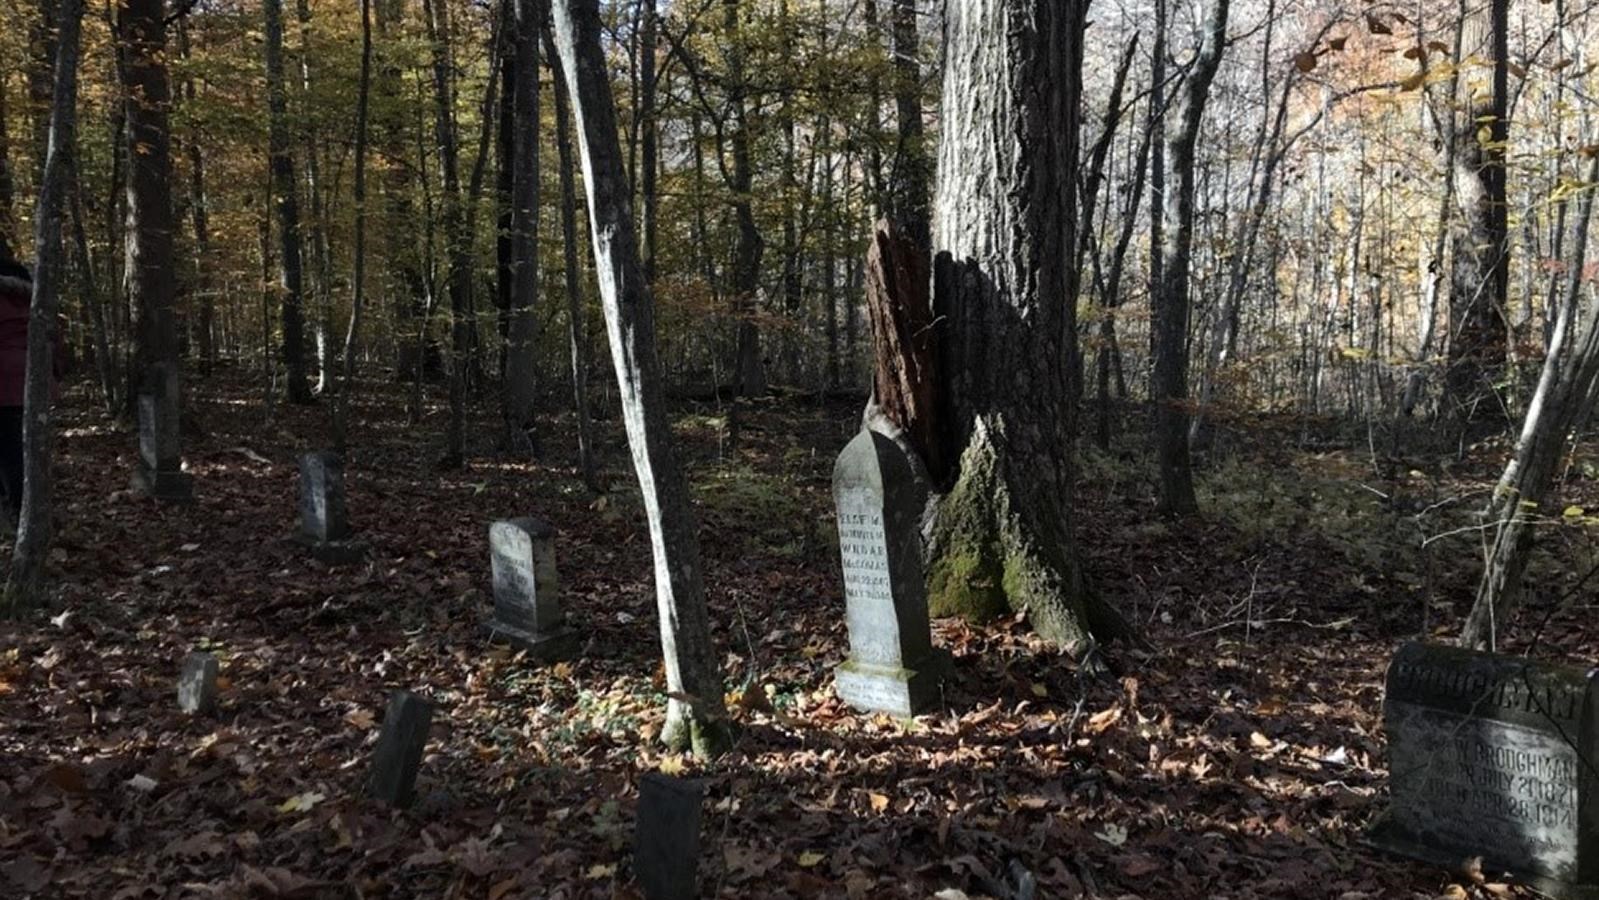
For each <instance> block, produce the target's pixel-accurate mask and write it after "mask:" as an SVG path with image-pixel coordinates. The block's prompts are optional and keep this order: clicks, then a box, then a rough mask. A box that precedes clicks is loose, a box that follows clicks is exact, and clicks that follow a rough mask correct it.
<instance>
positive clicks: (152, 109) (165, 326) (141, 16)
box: [117, 0, 178, 404]
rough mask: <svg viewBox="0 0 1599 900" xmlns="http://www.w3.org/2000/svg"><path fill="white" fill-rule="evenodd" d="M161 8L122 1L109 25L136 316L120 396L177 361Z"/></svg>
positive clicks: (156, 0)
mask: <svg viewBox="0 0 1599 900" xmlns="http://www.w3.org/2000/svg"><path fill="white" fill-rule="evenodd" d="M165 9H166V4H165V3H164V2H163V0H127V2H125V3H124V4H123V5H122V6H121V8H120V12H119V16H118V20H117V26H118V32H119V36H120V41H121V44H122V46H123V48H124V49H125V51H126V53H127V64H126V65H125V66H124V68H123V72H124V79H125V82H126V84H125V88H126V95H125V98H124V100H125V105H126V108H127V145H128V151H127V154H128V156H127V158H128V184H127V210H128V215H127V228H126V232H125V233H126V235H127V237H126V240H127V259H128V261H127V273H128V305H129V307H130V308H131V309H132V310H133V314H134V316H135V317H136V319H135V324H134V333H133V341H134V350H133V356H132V359H131V366H130V368H129V372H128V389H127V394H126V399H127V400H128V402H129V403H130V404H131V403H133V402H134V400H135V398H136V397H137V396H138V393H139V388H140V386H141V385H142V384H143V382H144V379H145V375H146V373H147V372H148V371H149V368H150V367H151V366H153V365H155V364H156V363H165V364H167V365H170V366H172V367H174V368H176V367H177V364H178V331H177V316H176V314H175V310H174V308H173V307H174V298H173V294H174V291H175V286H174V283H173V254H172V237H173V215H172V132H171V128H170V127H169V122H168V114H169V112H170V110H171V105H172V93H171V85H170V82H169V80H168V77H167V66H166V43H167V39H166V24H165V20H164V18H163V16H164V15H165Z"/></svg>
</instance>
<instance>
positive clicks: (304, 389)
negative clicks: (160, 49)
mask: <svg viewBox="0 0 1599 900" xmlns="http://www.w3.org/2000/svg"><path fill="white" fill-rule="evenodd" d="M157 5H158V6H159V5H160V0H157ZM261 7H262V10H263V11H264V13H265V17H266V73H267V116H268V126H267V131H268V137H267V144H268V153H269V154H270V156H271V161H272V194H273V199H274V200H276V201H277V208H278V238H279V246H278V259H279V265H278V282H279V289H280V290H281V292H282V296H281V300H280V303H281V308H282V311H281V316H282V319H283V321H282V327H283V366H284V369H285V370H286V375H287V379H288V399H289V402H290V403H310V402H311V387H310V383H309V382H308V381H307V380H306V367H305V317H304V297H305V266H304V262H303V260H302V258H301V256H300V195H299V190H300V188H299V185H298V184H296V183H295V177H294V151H293V150H292V149H291V147H290V143H289V103H288V95H287V93H286V91H285V88H284V82H283V0H262V4H261Z"/></svg>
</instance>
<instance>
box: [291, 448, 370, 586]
mask: <svg viewBox="0 0 1599 900" xmlns="http://www.w3.org/2000/svg"><path fill="white" fill-rule="evenodd" d="M295 540H296V541H297V542H298V543H300V544H301V545H303V546H305V547H307V548H309V549H310V550H311V555H312V556H314V557H316V558H317V559H319V560H321V561H322V562H325V563H329V564H335V565H336V564H339V563H351V562H357V561H359V560H360V559H361V558H362V557H364V556H366V551H367V545H366V542H365V541H361V540H356V539H355V538H353V537H351V536H350V516H349V511H348V507H347V506H346V503H345V495H344V459H343V457H341V456H339V454H337V453H330V452H326V451H319V452H314V453H306V454H304V455H302V456H301V457H300V533H299V534H298V535H296V536H295Z"/></svg>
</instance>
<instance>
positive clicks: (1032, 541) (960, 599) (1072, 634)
mask: <svg viewBox="0 0 1599 900" xmlns="http://www.w3.org/2000/svg"><path fill="white" fill-rule="evenodd" d="M1005 430H1006V429H1005V423H1004V420H1003V419H1002V418H1000V417H992V418H985V419H981V420H979V422H978V425H977V427H976V428H975V429H974V430H973V433H972V437H971V440H970V441H969V442H968V443H967V445H966V450H965V452H964V453H962V454H961V462H960V478H959V479H958V480H957V481H956V483H955V486H954V488H953V489H952V490H951V491H950V492H949V493H948V494H946V495H945V496H944V498H943V499H942V500H941V501H940V502H939V505H938V511H937V515H936V519H935V521H934V525H933V531H932V536H931V540H930V542H929V547H928V576H927V590H928V604H929V609H930V611H931V612H932V614H933V615H934V616H959V617H961V618H964V619H968V620H971V621H976V622H982V621H987V620H992V619H995V618H998V617H1000V616H1004V615H1008V614H1013V613H1022V614H1025V615H1026V616H1027V619H1028V621H1029V622H1030V623H1031V624H1032V626H1033V628H1034V629H1035V630H1037V631H1038V633H1039V635H1041V636H1042V637H1045V638H1047V639H1049V640H1052V641H1055V642H1057V643H1059V644H1061V645H1062V646H1063V647H1065V648H1066V649H1067V650H1068V651H1069V652H1071V653H1073V654H1074V655H1079V656H1080V655H1082V654H1083V653H1084V652H1085V651H1087V650H1088V649H1089V648H1091V647H1092V646H1094V645H1095V644H1096V643H1098V642H1102V641H1111V640H1117V639H1121V638H1124V637H1128V636H1130V635H1131V634H1132V630H1131V628H1130V627H1129V626H1128V625H1127V624H1126V622H1125V620H1123V619H1122V617H1121V616H1120V615H1119V614H1118V613H1117V612H1116V611H1115V610H1114V609H1113V608H1111V607H1109V606H1107V605H1106V604H1104V603H1102V602H1100V601H1099V600H1098V599H1097V598H1096V597H1095V596H1094V595H1093V594H1092V593H1091V592H1090V591H1089V590H1088V587H1087V583H1086V580H1085V579H1084V578H1083V576H1082V571H1081V569H1080V568H1079V567H1078V566H1077V565H1076V563H1075V560H1076V552H1075V549H1074V548H1073V545H1072V541H1071V537H1070V535H1069V534H1065V533H1063V529H1062V528H1061V527H1060V522H1061V520H1060V517H1059V515H1058V513H1056V512H1055V511H1053V510H1052V509H1051V508H1050V506H1051V504H1050V502H1049V501H1048V500H1047V499H1046V498H1045V497H1044V496H1043V495H1041V494H1040V493H1039V492H1037V491H1035V490H1030V489H1029V485H1028V481H1027V478H1026V476H1025V473H1018V472H1016V471H1015V467H1014V466H1010V465H1007V464H1006V463H1005V460H1006V458H1007V454H1006V453H1005V452H1004V443H1005Z"/></svg>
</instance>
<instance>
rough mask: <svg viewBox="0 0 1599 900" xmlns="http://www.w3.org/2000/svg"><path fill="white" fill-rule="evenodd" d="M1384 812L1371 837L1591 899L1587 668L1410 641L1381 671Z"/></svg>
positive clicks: (1595, 718)
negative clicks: (1475, 862) (1384, 674)
mask: <svg viewBox="0 0 1599 900" xmlns="http://www.w3.org/2000/svg"><path fill="white" fill-rule="evenodd" d="M1383 728H1384V730H1385V731H1386V733H1387V735H1388V770H1389V785H1390V795H1391V800H1390V803H1391V805H1390V808H1389V810H1388V811H1387V813H1386V814H1385V815H1384V816H1383V817H1382V818H1381V819H1380V820H1379V821H1378V822H1377V824H1376V825H1375V826H1374V828H1373V830H1372V833H1371V840H1372V842H1373V843H1374V844H1376V845H1377V846H1378V847H1380V848H1383V849H1386V850H1389V851H1392V852H1395V853H1399V854H1402V855H1405V856H1410V857H1414V858H1417V859H1422V860H1426V861H1429V862H1433V863H1436V864H1439V865H1445V866H1457V865H1459V864H1460V863H1461V861H1463V860H1465V859H1468V858H1470V857H1479V856H1480V857H1482V860H1483V864H1484V868H1485V869H1490V870H1494V871H1501V870H1503V871H1509V872H1511V873H1513V874H1515V875H1517V876H1520V877H1522V878H1525V879H1527V880H1528V881H1530V882H1532V883H1533V884H1535V885H1536V886H1539V887H1541V888H1543V889H1544V890H1546V891H1548V892H1550V893H1553V894H1555V895H1556V896H1562V897H1591V896H1599V792H1596V791H1599V779H1596V774H1599V773H1596V770H1595V768H1594V763H1595V760H1596V759H1599V755H1596V752H1595V751H1596V750H1599V695H1596V691H1595V672H1593V671H1589V672H1583V671H1581V670H1579V669H1574V668H1570V667H1565V666H1555V665H1548V664H1543V663H1538V662H1535V661H1532V660H1528V659H1523V658H1517V657H1506V656H1498V655H1494V654H1489V653H1477V652H1473V651H1469V650H1463V649H1459V648H1455V647H1442V646H1434V645H1426V644H1416V643H1411V644H1406V645H1404V646H1403V647H1401V648H1400V649H1399V651H1398V653H1396V654H1395V655H1394V660H1393V662H1392V663H1391V664H1390V665H1389V667H1388V678H1387V690H1386V699H1385V701H1384V704H1383Z"/></svg>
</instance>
